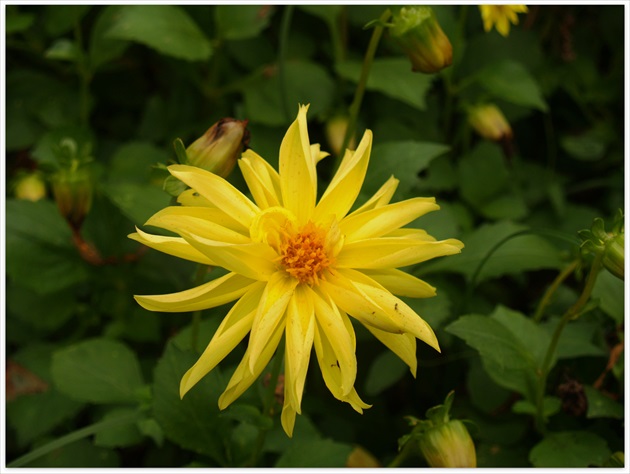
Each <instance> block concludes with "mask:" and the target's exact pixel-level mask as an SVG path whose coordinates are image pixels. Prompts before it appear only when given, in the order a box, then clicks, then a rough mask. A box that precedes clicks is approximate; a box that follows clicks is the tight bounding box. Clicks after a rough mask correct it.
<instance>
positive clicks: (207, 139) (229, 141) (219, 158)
mask: <svg viewBox="0 0 630 474" xmlns="http://www.w3.org/2000/svg"><path fill="white" fill-rule="evenodd" d="M246 127H247V120H235V119H232V118H224V119H221V120H219V121H218V122H217V123H215V124H214V125H213V126H212V127H210V128H209V129H208V130H207V131H206V133H204V134H203V135H202V136H201V137H200V138H198V139H197V140H195V141H194V142H193V143H192V144H191V145H190V146H189V147H188V148H186V154H187V155H188V163H187V164H189V165H191V166H197V167H198V168H203V169H205V170H208V171H210V172H212V173H214V174H217V175H219V176H221V177H223V178H225V177H227V176H228V175H229V174H230V173H231V172H232V169H234V165H235V164H236V160H237V159H238V158H239V157H240V156H241V152H242V151H243V150H244V149H245V148H246V147H247V145H248V144H249V130H247V128H246Z"/></svg>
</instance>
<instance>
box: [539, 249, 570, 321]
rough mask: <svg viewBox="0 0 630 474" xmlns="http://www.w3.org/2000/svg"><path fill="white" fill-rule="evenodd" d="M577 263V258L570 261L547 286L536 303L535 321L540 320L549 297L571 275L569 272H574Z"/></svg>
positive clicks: (549, 299)
mask: <svg viewBox="0 0 630 474" xmlns="http://www.w3.org/2000/svg"><path fill="white" fill-rule="evenodd" d="M579 263H580V261H579V260H577V259H576V260H574V261H573V262H571V263H570V264H569V265H568V266H567V267H566V268H565V269H564V270H562V271H561V272H560V273H559V274H558V276H557V277H556V278H555V279H554V280H553V282H552V283H551V285H550V286H549V288H547V291H545V295H544V296H543V297H542V299H541V300H540V303H538V307H537V308H536V313H535V314H534V322H535V323H539V322H540V320H541V319H542V317H543V315H544V314H545V308H546V307H547V306H548V305H549V303H550V301H551V297H552V296H553V295H554V293H555V292H556V291H557V290H558V288H559V287H560V285H561V284H562V283H563V282H564V280H566V279H567V278H568V277H569V275H571V273H573V272H574V270H575V269H576V268H577V266H578V264H579Z"/></svg>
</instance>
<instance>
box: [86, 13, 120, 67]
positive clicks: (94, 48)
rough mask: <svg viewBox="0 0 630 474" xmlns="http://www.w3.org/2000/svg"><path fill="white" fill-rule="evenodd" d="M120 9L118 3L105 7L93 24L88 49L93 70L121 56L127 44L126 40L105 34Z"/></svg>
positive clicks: (116, 17)
mask: <svg viewBox="0 0 630 474" xmlns="http://www.w3.org/2000/svg"><path fill="white" fill-rule="evenodd" d="M121 9H122V6H120V5H110V6H108V7H106V8H105V9H104V10H103V11H102V12H101V14H100V15H99V17H98V19H97V20H96V23H95V24H94V29H93V30H92V36H91V38H90V49H89V58H90V67H91V68H92V70H94V71H95V70H96V69H98V68H99V67H101V66H102V65H104V64H106V63H108V62H109V61H112V60H113V59H116V58H117V57H119V56H121V55H122V54H123V52H124V51H125V49H126V48H127V46H128V45H129V43H128V42H127V41H123V40H119V39H113V38H109V37H108V36H107V32H108V31H109V29H110V28H111V27H112V25H113V24H114V23H115V22H116V21H117V20H118V18H119V16H120V11H121Z"/></svg>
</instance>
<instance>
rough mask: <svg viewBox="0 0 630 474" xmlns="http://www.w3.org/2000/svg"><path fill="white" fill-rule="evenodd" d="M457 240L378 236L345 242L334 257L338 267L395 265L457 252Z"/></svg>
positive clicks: (392, 266)
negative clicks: (426, 240) (430, 240)
mask: <svg viewBox="0 0 630 474" xmlns="http://www.w3.org/2000/svg"><path fill="white" fill-rule="evenodd" d="M463 247H464V244H462V243H461V242H460V241H459V240H456V239H447V240H440V241H437V242H424V241H421V240H415V239H401V238H396V237H379V238H375V239H366V240H360V241H358V242H353V243H350V244H346V245H344V247H343V249H342V250H341V252H339V255H338V256H337V267H349V268H397V267H405V266H407V265H413V264H416V263H420V262H424V261H426V260H430V259H432V258H436V257H442V256H444V255H453V254H456V253H460V252H461V249H462V248H463Z"/></svg>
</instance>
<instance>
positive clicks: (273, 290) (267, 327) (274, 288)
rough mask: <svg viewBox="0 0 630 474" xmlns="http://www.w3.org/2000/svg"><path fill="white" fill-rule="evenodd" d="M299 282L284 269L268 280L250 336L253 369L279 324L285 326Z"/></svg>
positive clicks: (251, 368) (251, 365)
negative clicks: (290, 301) (286, 313)
mask: <svg viewBox="0 0 630 474" xmlns="http://www.w3.org/2000/svg"><path fill="white" fill-rule="evenodd" d="M297 283H298V281H297V280H296V279H295V278H292V277H290V276H289V275H288V274H287V273H286V272H284V271H278V272H276V273H274V274H273V275H272V276H271V278H270V279H269V281H268V282H267V286H266V288H265V292H264V294H263V296H262V298H261V304H260V306H259V307H258V312H257V313H256V317H255V319H254V324H253V326H252V332H251V334H250V336H249V346H248V350H249V354H250V362H249V364H250V370H251V371H253V370H254V365H255V364H256V363H257V361H258V358H259V357H260V354H262V352H263V350H264V348H265V347H266V345H267V342H268V341H269V338H270V336H271V334H272V333H273V332H274V331H275V330H276V328H277V327H278V326H280V325H282V326H283V327H284V321H285V317H284V315H285V311H286V309H287V305H288V304H289V300H290V299H291V297H292V296H293V292H294V291H295V287H296V286H297Z"/></svg>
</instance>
